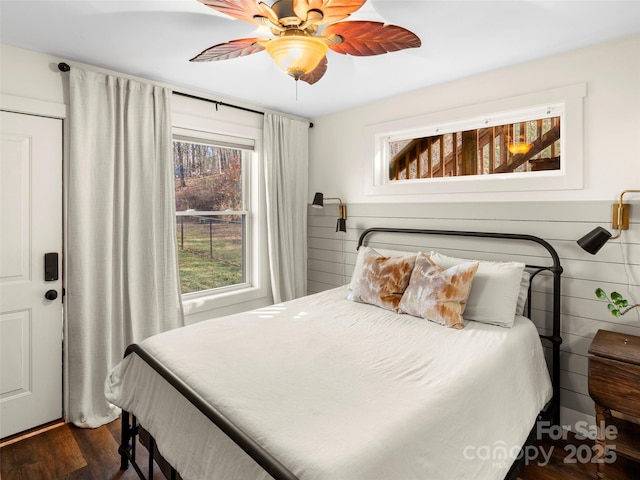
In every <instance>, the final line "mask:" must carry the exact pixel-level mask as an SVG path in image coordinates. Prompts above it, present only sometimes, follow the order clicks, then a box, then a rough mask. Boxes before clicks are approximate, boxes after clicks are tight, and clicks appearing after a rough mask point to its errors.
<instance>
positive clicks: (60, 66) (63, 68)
mask: <svg viewBox="0 0 640 480" xmlns="http://www.w3.org/2000/svg"><path fill="white" fill-rule="evenodd" d="M58 70H60V71H61V72H68V71H69V70H71V67H70V66H69V64H68V63H64V62H60V63H59V64H58ZM173 93H174V95H180V96H181V97H187V98H193V99H195V100H203V101H205V102H210V103H215V105H216V110H218V105H222V106H223V107H231V108H236V109H238V110H244V111H245V112H251V113H257V114H258V115H264V112H261V111H259V110H253V109H251V108H246V107H241V106H239V105H232V104H230V103H225V102H220V101H218V100H211V99H210V98H203V97H197V96H195V95H191V94H189V93H182V92H173ZM309 128H313V123H309Z"/></svg>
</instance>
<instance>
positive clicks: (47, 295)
mask: <svg viewBox="0 0 640 480" xmlns="http://www.w3.org/2000/svg"><path fill="white" fill-rule="evenodd" d="M44 298H46V299H47V300H55V299H56V298H58V292H56V291H55V290H47V293H45V294H44Z"/></svg>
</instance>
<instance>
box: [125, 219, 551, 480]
mask: <svg viewBox="0 0 640 480" xmlns="http://www.w3.org/2000/svg"><path fill="white" fill-rule="evenodd" d="M376 232H379V233H408V234H421V235H446V236H458V237H477V238H494V239H507V240H519V241H526V242H534V243H537V244H539V245H541V246H542V247H544V248H545V249H546V250H547V252H548V254H549V256H550V257H551V259H552V261H553V263H552V265H548V266H539V265H527V269H528V270H530V271H531V283H530V284H529V298H531V292H532V288H531V285H532V284H533V279H534V277H535V276H536V275H538V274H539V273H541V272H549V273H551V275H553V307H552V320H553V326H552V334H551V335H540V338H541V339H543V340H546V341H548V342H550V343H551V348H552V365H551V372H552V374H551V377H552V384H553V397H552V399H551V400H550V401H549V403H548V404H547V405H546V406H545V408H544V409H543V411H541V412H540V414H539V415H538V420H548V421H550V422H552V424H554V425H559V424H560V344H561V343H562V337H561V336H560V278H561V274H562V266H561V265H560V258H559V257H558V254H557V252H556V250H555V249H554V248H553V247H552V246H551V245H550V244H549V243H548V242H547V241H545V240H543V239H541V238H539V237H536V236H533V235H524V234H514V233H495V232H468V231H458V230H429V229H412V228H382V227H377V228H369V229H367V230H365V231H364V232H362V234H361V235H360V238H359V240H358V247H357V248H358V249H360V247H361V246H362V245H363V244H364V241H365V239H366V238H367V237H368V236H369V235H371V234H373V233H376ZM527 316H529V317H530V316H531V302H530V301H528V302H527ZM132 353H135V354H136V355H138V356H139V357H140V358H141V359H142V360H144V361H145V362H146V363H147V364H148V365H149V366H150V367H151V368H153V369H154V370H155V371H156V372H157V373H158V374H159V375H160V376H162V377H163V378H164V379H165V380H166V381H167V382H168V383H169V384H171V385H172V386H173V387H174V388H175V389H176V390H177V391H178V392H180V393H181V394H182V395H183V396H184V397H185V398H186V399H187V400H188V401H189V402H190V403H191V404H192V405H194V406H195V407H196V408H197V409H198V410H200V412H202V413H203V414H204V415H205V416H206V417H207V418H208V419H209V420H211V421H212V422H213V423H214V424H215V425H216V426H217V427H218V428H220V430H222V431H223V432H224V433H225V434H226V435H227V436H228V437H229V438H230V439H231V440H232V441H234V442H235V443H236V444H237V445H238V446H239V447H240V448H242V450H244V451H245V453H247V455H249V456H250V457H251V458H252V459H253V460H254V461H255V462H256V463H258V465H260V466H261V467H262V468H263V469H264V470H265V471H266V472H267V473H269V474H270V475H271V476H272V477H273V478H274V479H276V480H297V478H298V477H296V476H295V475H294V474H293V473H292V472H291V471H290V470H288V469H287V468H286V467H285V466H284V465H283V464H282V463H280V462H279V461H278V460H277V459H276V458H274V457H273V456H272V455H271V454H270V453H269V452H268V451H266V450H265V449H264V448H263V447H262V446H261V445H259V444H258V443H257V442H256V441H255V440H253V439H252V438H251V437H250V436H249V435H247V434H246V433H245V432H243V431H242V430H241V429H240V428H238V427H237V426H236V425H234V424H233V423H232V422H231V421H229V420H228V419H227V418H226V417H225V416H224V415H223V414H222V413H220V412H219V411H218V410H217V409H216V408H214V407H213V406H211V405H210V404H209V403H207V402H206V401H205V400H204V399H203V398H202V397H201V396H200V395H198V394H197V393H196V392H195V391H193V390H192V389H191V388H190V387H189V386H187V385H186V384H185V383H183V382H182V381H181V380H180V379H179V378H178V377H177V376H176V375H175V374H173V372H171V371H170V370H169V369H167V368H166V367H165V366H164V365H162V364H161V363H160V362H159V361H158V360H157V359H155V358H154V357H153V356H152V355H150V354H149V353H148V352H146V351H145V350H144V349H143V348H142V347H140V346H139V345H137V344H133V345H130V346H129V347H128V348H127V350H126V352H125V355H124V356H125V357H126V356H128V355H130V354H132ZM121 421H122V432H121V444H120V446H119V448H118V453H119V454H120V457H121V462H120V469H121V470H126V469H127V468H128V465H129V462H131V464H132V465H133V467H134V469H135V471H136V473H137V474H138V476H139V477H140V478H141V479H145V476H144V472H143V471H142V469H141V468H140V466H139V465H138V464H137V462H136V437H137V436H138V435H139V433H140V429H141V427H140V425H139V424H138V422H137V420H136V417H135V416H134V415H131V414H130V413H129V412H127V411H124V410H123V411H122V420H121ZM534 430H535V425H534V427H533V429H532V431H531V432H532V433H531V434H530V435H529V439H528V440H527V444H529V443H530V442H531V441H533V440H534V439H535V438H534V435H533V432H534ZM149 442H150V445H149V446H148V450H149V462H148V476H147V477H146V478H149V479H150V478H153V470H154V450H155V444H154V442H155V440H154V439H153V437H150V441H149ZM525 445H526V444H525ZM523 463H524V458H523V457H521V458H520V459H519V461H516V462H514V464H513V465H512V466H511V469H510V470H509V472H508V474H507V476H506V477H505V480H515V479H516V478H517V475H518V473H519V472H520V470H521V468H522V465H523ZM166 475H167V474H166V472H165V476H166ZM168 476H169V478H171V480H175V479H176V478H178V477H179V476H178V474H177V472H176V470H175V469H174V468H173V467H172V466H170V472H169V475H168Z"/></svg>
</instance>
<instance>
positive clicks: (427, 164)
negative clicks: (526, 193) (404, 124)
mask: <svg viewBox="0 0 640 480" xmlns="http://www.w3.org/2000/svg"><path fill="white" fill-rule="evenodd" d="M560 132H561V128H560V117H559V116H554V117H549V118H537V119H533V120H527V121H522V122H517V123H510V124H504V125H494V126H489V127H482V128H477V129H473V130H464V131H457V132H455V131H454V132H448V133H439V134H436V135H431V136H425V137H420V138H405V139H399V140H392V139H390V140H389V141H388V143H387V148H388V156H389V159H390V160H389V180H392V181H393V180H413V179H421V178H438V177H452V176H454V177H455V176H463V175H489V174H496V173H512V172H534V171H543V170H560V145H561V138H560Z"/></svg>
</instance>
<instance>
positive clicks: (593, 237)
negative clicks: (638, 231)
mask: <svg viewBox="0 0 640 480" xmlns="http://www.w3.org/2000/svg"><path fill="white" fill-rule="evenodd" d="M625 193H640V190H623V191H622V193H621V194H620V199H619V200H618V203H614V204H613V212H612V220H611V228H612V229H614V230H616V229H617V230H618V233H616V234H615V235H614V236H612V235H611V232H609V231H608V230H606V229H604V228H602V227H596V228H594V229H593V230H591V231H590V232H589V233H587V234H586V235H585V236H584V237H582V238H581V239H580V240H578V245H580V246H581V247H582V249H583V250H584V251H585V252H589V253H590V254H591V255H595V254H596V253H598V251H599V250H600V249H601V248H602V247H603V246H604V244H605V243H607V242H608V241H609V240H615V239H616V238H620V235H622V230H628V229H629V216H630V214H631V205H629V204H628V203H622V197H623V196H624V194H625Z"/></svg>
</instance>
